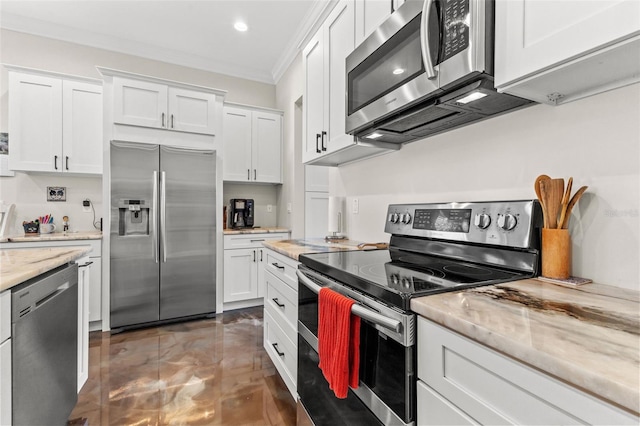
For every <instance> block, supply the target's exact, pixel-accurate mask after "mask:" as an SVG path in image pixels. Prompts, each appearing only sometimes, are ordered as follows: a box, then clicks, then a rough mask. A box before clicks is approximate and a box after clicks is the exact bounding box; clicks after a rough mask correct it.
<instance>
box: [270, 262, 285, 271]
mask: <svg viewBox="0 0 640 426" xmlns="http://www.w3.org/2000/svg"><path fill="white" fill-rule="evenodd" d="M272 265H273V266H275V267H276V268H278V269H282V270H284V266H280V265H278V264H277V263H276V262H273V263H272Z"/></svg>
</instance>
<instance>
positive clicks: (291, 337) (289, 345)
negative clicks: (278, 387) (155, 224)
mask: <svg viewBox="0 0 640 426" xmlns="http://www.w3.org/2000/svg"><path fill="white" fill-rule="evenodd" d="M265 251H266V255H267V259H266V262H265V263H264V269H265V270H264V287H265V298H264V348H265V350H266V351H267V354H268V355H269V357H270V358H271V361H273V364H274V365H275V366H276V369H277V370H278V373H279V374H280V376H281V377H282V380H283V381H284V382H285V384H286V385H287V388H288V389H289V391H290V392H291V395H292V396H293V399H294V400H296V399H297V394H296V375H297V371H298V278H297V277H296V270H297V269H298V265H299V262H297V261H295V260H293V259H291V258H289V257H286V256H283V255H281V254H280V253H276V252H275V251H273V250H270V249H265Z"/></svg>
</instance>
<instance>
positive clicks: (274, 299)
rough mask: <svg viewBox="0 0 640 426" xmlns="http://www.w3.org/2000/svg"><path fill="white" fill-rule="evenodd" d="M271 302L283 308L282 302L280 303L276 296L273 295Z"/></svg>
mask: <svg viewBox="0 0 640 426" xmlns="http://www.w3.org/2000/svg"><path fill="white" fill-rule="evenodd" d="M271 300H273V303H275V304H276V305H278V308H284V303H280V301H279V300H278V298H277V297H274V298H273V299H271Z"/></svg>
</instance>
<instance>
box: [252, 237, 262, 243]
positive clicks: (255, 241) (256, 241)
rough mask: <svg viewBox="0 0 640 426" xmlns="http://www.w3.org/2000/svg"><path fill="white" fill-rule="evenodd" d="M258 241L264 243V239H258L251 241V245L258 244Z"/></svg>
mask: <svg viewBox="0 0 640 426" xmlns="http://www.w3.org/2000/svg"><path fill="white" fill-rule="evenodd" d="M260 241H264V238H258V239H257V240H251V242H252V243H259V242H260Z"/></svg>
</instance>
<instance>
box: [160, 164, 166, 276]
mask: <svg viewBox="0 0 640 426" xmlns="http://www.w3.org/2000/svg"><path fill="white" fill-rule="evenodd" d="M166 197H167V175H166V173H165V172H164V170H163V171H162V174H161V175H160V238H161V240H160V243H161V244H162V262H163V263H166V262H167V200H166Z"/></svg>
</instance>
